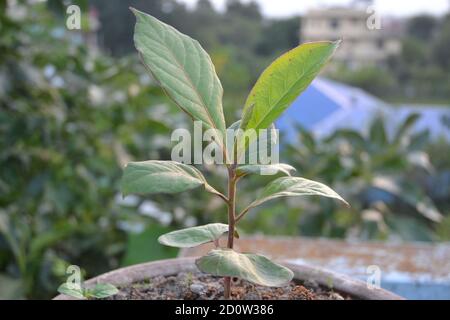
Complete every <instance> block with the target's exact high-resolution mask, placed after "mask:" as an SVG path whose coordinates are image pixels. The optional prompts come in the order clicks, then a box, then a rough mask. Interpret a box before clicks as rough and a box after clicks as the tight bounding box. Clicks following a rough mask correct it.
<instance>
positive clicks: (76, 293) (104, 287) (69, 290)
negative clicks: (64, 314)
mask: <svg viewBox="0 0 450 320" xmlns="http://www.w3.org/2000/svg"><path fill="white" fill-rule="evenodd" d="M58 292H59V293H61V294H65V295H67V296H71V297H73V298H77V299H90V298H96V299H102V298H107V297H110V296H113V295H115V294H117V293H118V292H119V290H118V289H117V288H116V287H115V286H113V285H112V284H110V283H97V284H96V285H95V286H94V287H93V288H87V287H84V285H82V284H81V285H79V284H74V283H67V282H65V283H63V284H62V285H60V286H59V288H58Z"/></svg>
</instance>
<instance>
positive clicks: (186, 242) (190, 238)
mask: <svg viewBox="0 0 450 320" xmlns="http://www.w3.org/2000/svg"><path fill="white" fill-rule="evenodd" d="M225 232H228V225H227V224H223V223H211V224H207V225H204V226H199V227H192V228H186V229H183V230H177V231H173V232H169V233H166V234H164V235H162V236H160V237H159V238H158V241H159V243H161V244H164V245H166V246H171V247H177V248H192V247H195V246H198V245H201V244H203V243H207V242H213V241H215V240H217V239H219V238H220V237H221V236H222V235H223V234H224V233H225Z"/></svg>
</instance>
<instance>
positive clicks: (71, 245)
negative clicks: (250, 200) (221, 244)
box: [0, 3, 184, 298]
mask: <svg viewBox="0 0 450 320" xmlns="http://www.w3.org/2000/svg"><path fill="white" fill-rule="evenodd" d="M19 9H20V10H19ZM12 11H14V12H21V15H14V12H12ZM36 26H39V28H36ZM80 37H81V39H82V37H83V33H80V32H77V31H67V30H65V27H64V24H62V25H61V24H60V21H59V20H55V17H54V16H53V15H50V14H49V13H48V12H47V11H46V9H45V5H44V4H43V3H36V4H33V5H31V4H27V6H21V7H14V8H8V9H7V10H5V11H0V110H1V112H0V149H1V150H2V152H1V154H0V168H2V170H1V171H0V283H1V284H0V288H1V290H0V294H2V296H0V298H5V297H10V298H17V297H25V296H26V297H33V298H45V297H46V298H48V297H49V296H52V295H54V294H55V292H56V291H55V290H56V288H57V286H58V285H59V284H60V283H61V281H63V279H64V278H65V277H66V275H65V266H67V265H68V264H77V265H79V266H80V267H82V268H83V269H84V270H85V272H86V276H89V277H90V276H92V275H96V274H98V273H101V272H105V271H107V270H110V269H112V268H116V267H118V266H119V265H120V262H121V258H122V256H123V254H124V252H125V249H126V248H125V242H126V238H127V232H128V228H127V227H126V226H129V225H133V224H135V223H140V224H141V225H142V226H143V227H144V228H145V227H146V225H149V224H152V223H153V224H155V223H156V220H154V219H153V218H145V217H144V216H138V215H136V214H134V215H133V216H131V215H128V214H127V212H126V211H124V210H123V209H122V207H121V205H120V203H119V202H118V201H117V195H118V193H119V186H118V183H119V181H120V177H121V166H122V165H123V163H124V162H126V161H127V159H128V158H130V157H131V158H134V157H136V158H143V157H156V158H168V157H169V156H170V152H169V148H170V140H169V139H170V132H171V125H172V124H173V125H175V124H177V125H176V126H177V127H178V126H180V124H183V123H184V120H183V119H182V118H179V117H177V116H171V115H170V112H171V110H172V109H171V107H170V106H169V105H167V106H164V104H163V103H164V102H166V101H167V100H166V98H165V97H164V96H163V94H162V92H161V91H160V90H159V89H156V88H155V87H154V86H153V85H152V82H151V79H149V78H148V77H147V76H146V73H145V72H144V70H143V68H142V67H141V66H140V64H139V63H138V61H137V60H136V59H134V58H133V59H130V58H122V59H111V58H109V57H106V56H100V55H95V54H91V53H90V52H89V51H88V50H87V48H86V47H85V46H84V45H82V44H81V43H82V42H83V41H82V40H81V41H80ZM158 114H159V115H158ZM150 115H151V116H150ZM160 118H164V123H162V122H159V121H158V119H160ZM137 132H139V133H137ZM180 223H182V222H180ZM6 283H8V287H9V288H14V290H13V289H10V290H9V289H7V288H6V285H5V284H6Z"/></svg>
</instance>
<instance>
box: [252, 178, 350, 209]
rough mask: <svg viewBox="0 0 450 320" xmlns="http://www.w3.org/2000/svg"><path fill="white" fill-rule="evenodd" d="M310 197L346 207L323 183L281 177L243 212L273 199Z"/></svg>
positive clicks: (267, 187) (270, 184) (268, 186)
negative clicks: (328, 199)
mask: <svg viewBox="0 0 450 320" xmlns="http://www.w3.org/2000/svg"><path fill="white" fill-rule="evenodd" d="M310 195H317V196H324V197H328V198H334V199H338V200H340V201H342V202H344V203H345V204H346V205H348V203H347V201H345V200H344V199H343V198H342V197H341V196H340V195H338V194H337V193H336V192H335V191H333V190H332V189H331V188H330V187H328V186H326V185H324V184H323V183H320V182H316V181H312V180H308V179H304V178H298V177H281V178H278V179H276V180H274V181H272V182H271V183H269V184H268V185H267V186H266V187H265V188H264V190H263V192H262V193H261V195H260V196H259V197H258V199H257V200H255V201H254V202H252V203H251V204H250V205H249V206H248V207H247V208H246V209H245V211H248V210H250V209H251V208H254V207H256V206H258V205H260V204H261V203H263V202H266V201H269V200H272V199H275V198H280V197H296V196H310Z"/></svg>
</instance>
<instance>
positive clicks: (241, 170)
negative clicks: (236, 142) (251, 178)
mask: <svg viewBox="0 0 450 320" xmlns="http://www.w3.org/2000/svg"><path fill="white" fill-rule="evenodd" d="M293 171H295V168H294V167H292V166H290V165H288V164H284V163H276V164H253V165H252V164H249V165H243V166H239V167H238V168H237V171H236V172H237V174H238V175H246V174H261V175H271V174H277V173H282V174H285V175H287V176H290V175H291V172H293Z"/></svg>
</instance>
